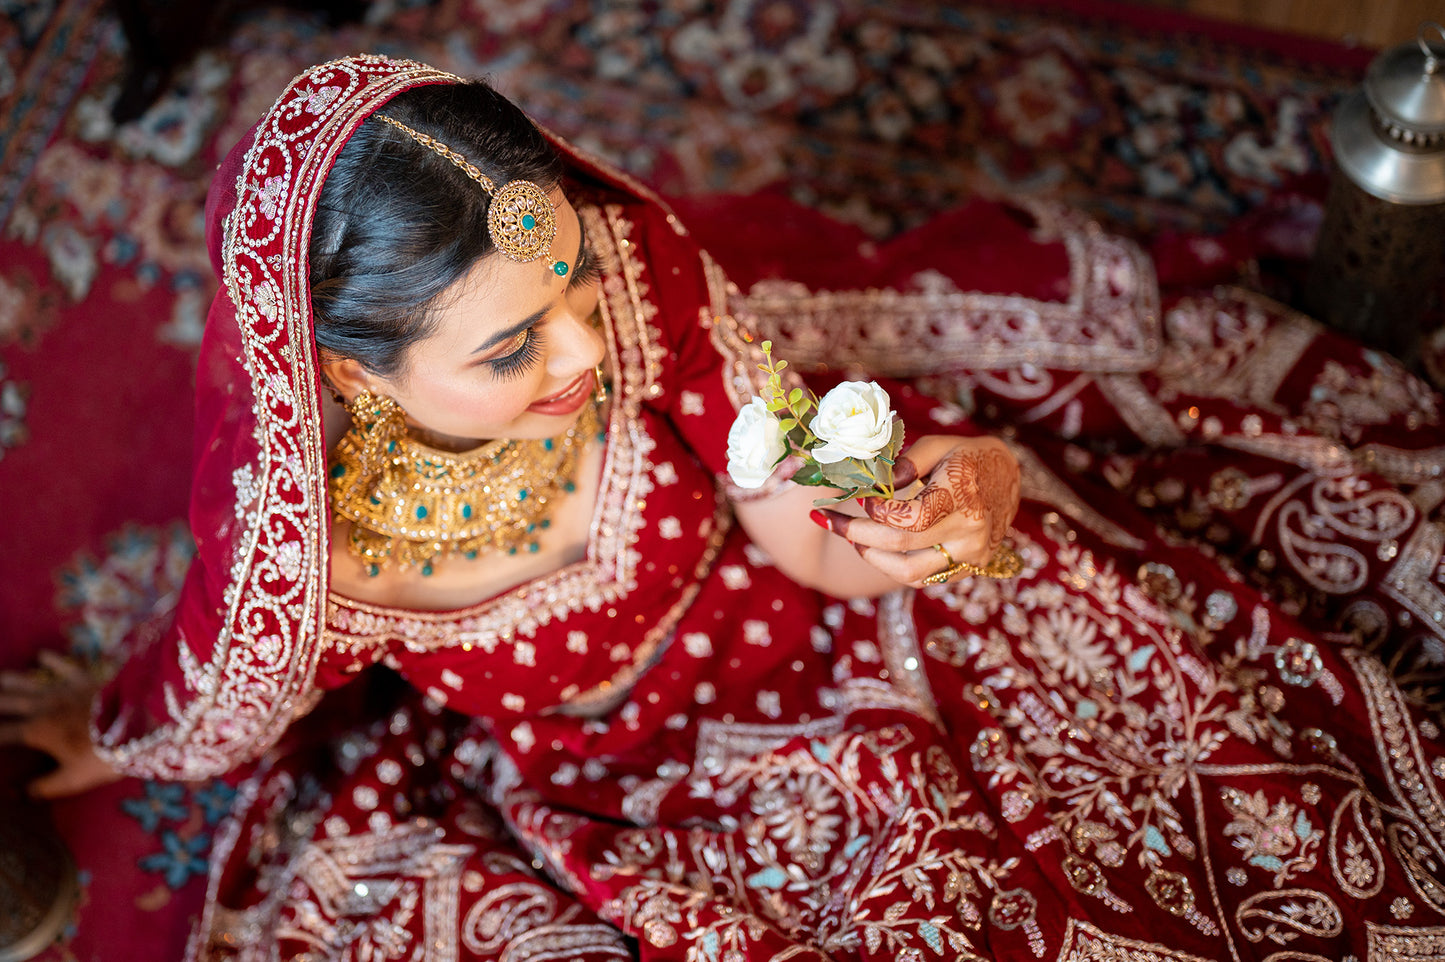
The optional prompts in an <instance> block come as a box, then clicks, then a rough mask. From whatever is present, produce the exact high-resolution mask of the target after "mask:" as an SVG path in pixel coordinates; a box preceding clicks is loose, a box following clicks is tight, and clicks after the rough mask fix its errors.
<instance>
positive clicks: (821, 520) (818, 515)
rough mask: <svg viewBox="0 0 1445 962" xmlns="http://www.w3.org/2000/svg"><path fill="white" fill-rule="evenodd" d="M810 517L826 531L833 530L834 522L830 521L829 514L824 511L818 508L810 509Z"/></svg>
mask: <svg viewBox="0 0 1445 962" xmlns="http://www.w3.org/2000/svg"><path fill="white" fill-rule="evenodd" d="M808 517H809V518H810V519H812V522H813V523H814V524H816V525H817V526H818V527H820V528H822V529H823V530H824V531H832V530H833V522H831V521H829V520H828V516H827V515H826V514H824V513H823V512H822V511H819V510H818V509H817V508H814V509H813V510H812V511H809V512H808Z"/></svg>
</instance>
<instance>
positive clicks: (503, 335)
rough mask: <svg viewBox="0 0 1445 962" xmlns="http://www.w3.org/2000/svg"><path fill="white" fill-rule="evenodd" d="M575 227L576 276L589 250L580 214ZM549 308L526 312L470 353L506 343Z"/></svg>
mask: <svg viewBox="0 0 1445 962" xmlns="http://www.w3.org/2000/svg"><path fill="white" fill-rule="evenodd" d="M577 228H578V232H577V233H578V236H577V257H576V259H575V260H573V262H572V264H573V272H572V276H573V277H576V276H577V271H576V269H577V268H579V267H581V266H582V259H583V258H584V257H586V256H587V255H588V253H589V251H590V248H589V247H588V246H587V225H586V224H585V223H583V222H582V218H581V217H580V216H579V217H578V218H577ZM567 285H568V287H570V286H571V285H572V281H571V280H568V281H567ZM551 309H552V305H550V304H548V305H547V306H546V307H539V308H538V309H537V310H535V311H533V312H532V313H530V314H528V315H527V316H526V317H524V318H522V319H521V320H520V321H518V322H517V323H515V324H512V325H510V326H508V327H504V328H503V329H502V330H500V331H497V332H496V333H495V334H493V335H492V336H491V337H489V338H487V339H486V340H485V341H483V342H482V343H481V345H480V346H479V347H477V348H476V350H474V351H472V354H473V355H477V354H481V353H482V352H483V351H489V350H491V349H492V348H494V347H496V346H497V345H498V344H504V343H506V342H507V341H510V340H511V339H512V338H514V337H516V336H517V335H518V334H520V333H522V332H523V331H525V330H526V329H527V328H529V327H531V326H532V325H534V324H536V323H538V322H539V321H541V320H542V318H544V317H546V316H547V312H548V311H550V310H551Z"/></svg>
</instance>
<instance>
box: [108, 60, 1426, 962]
mask: <svg viewBox="0 0 1445 962" xmlns="http://www.w3.org/2000/svg"><path fill="white" fill-rule="evenodd" d="M446 79H447V78H446V77H444V76H441V75H437V74H435V73H434V72H429V71H427V70H426V69H425V68H420V67H418V66H416V65H407V64H396V63H393V62H390V61H384V60H379V59H363V60H355V61H348V62H343V63H339V64H335V65H329V66H327V67H322V68H317V69H316V70H314V71H312V72H310V73H308V74H306V75H303V76H302V77H301V78H298V80H297V81H296V82H295V83H294V84H293V86H292V88H290V89H289V90H288V91H287V93H286V94H284V95H283V96H282V98H281V100H280V101H278V104H277V107H276V108H274V109H273V111H272V112H271V113H270V114H268V115H267V117H266V118H265V119H264V120H263V121H262V123H261V125H260V126H259V127H258V129H257V132H256V134H255V138H254V146H253V147H252V148H251V149H250V151H249V152H243V151H238V152H237V153H236V154H233V157H232V166H231V167H229V168H228V169H227V172H226V173H225V174H223V176H222V177H221V178H219V179H218V184H219V185H220V186H219V187H218V189H217V190H216V191H213V194H218V195H220V196H219V197H218V198H216V201H215V210H214V211H213V216H212V223H213V225H215V227H216V230H215V231H213V237H214V238H215V247H214V249H215V250H216V251H218V263H219V265H220V267H221V269H222V272H223V278H224V286H223V289H222V292H221V294H220V296H219V297H218V300H217V305H216V307H214V308H213V310H212V316H211V320H210V324H209V326H208V332H207V338H208V341H207V345H206V348H205V349H204V351H203V366H202V376H201V386H200V391H201V396H202V400H201V409H200V426H199V430H198V449H197V450H198V478H197V486H196V495H195V502H194V506H193V517H192V521H193V525H195V526H196V528H197V536H198V542H199V545H200V555H199V560H198V562H197V566H196V568H195V570H194V571H193V572H192V576H191V579H190V582H189V584H188V587H187V591H186V594H185V596H184V598H183V601H182V603H181V606H180V607H179V608H178V610H177V613H176V616H175V620H174V623H173V624H171V625H169V626H167V627H165V628H163V629H162V628H158V629H156V630H154V631H152V632H151V635H150V637H148V638H147V639H144V642H145V644H144V646H143V647H142V649H141V650H140V652H139V653H138V654H137V656H136V657H135V658H133V660H132V662H131V663H130V664H129V665H128V667H127V669H126V670H125V672H123V674H122V675H121V677H120V678H119V679H118V680H117V682H116V683H115V685H114V686H112V689H111V690H110V692H109V697H108V699H107V701H106V702H105V704H104V706H103V710H102V712H101V715H100V717H99V718H98V725H99V728H100V734H101V735H102V736H103V738H104V742H105V744H106V745H107V746H108V750H109V751H110V753H111V754H112V755H113V757H115V758H116V759H117V761H119V762H121V763H123V764H125V765H126V766H128V767H129V768H131V769H132V770H136V771H148V772H162V773H170V774H174V775H181V776H187V775H198V774H202V773H206V772H214V771H219V770H224V769H227V768H229V767H231V766H233V765H237V764H240V763H242V762H244V761H247V760H249V759H252V758H254V757H256V756H257V755H260V754H261V753H263V752H264V753H266V754H265V757H264V759H263V761H262V762H261V763H260V768H259V769H258V771H257V773H256V774H255V775H254V776H253V777H251V778H250V779H249V780H248V781H247V782H246V783H245V785H244V787H243V789H242V791H241V793H240V796H239V801H238V809H237V812H236V815H235V818H234V820H233V821H232V822H231V823H230V825H229V827H228V829H227V830H226V832H225V833H224V835H223V837H222V838H221V839H220V841H219V842H218V852H217V856H216V864H215V868H214V871H213V876H212V881H211V888H210V892H209V895H208V907H207V913H206V917H205V918H204V920H203V923H202V926H201V929H200V931H198V933H197V936H196V939H195V941H194V944H193V946H192V951H193V953H194V954H195V955H196V956H197V957H200V958H217V959H219V958H241V959H272V958H313V959H321V958H347V959H358V960H363V959H364V960H383V959H386V960H390V959H398V960H399V959H406V960H413V959H456V958H488V959H508V960H524V959H583V958H596V959H605V958H630V957H634V956H640V957H642V958H648V959H669V958H677V959H684V958H685V959H696V960H711V962H720V960H742V959H770V958H777V959H793V958H799V959H824V958H827V959H865V958H866V959H915V960H924V959H960V958H986V959H1009V960H1033V959H1047V960H1085V959H1111V960H1124V959H1128V960H1150V962H1164V960H1185V959H1266V958H1268V959H1272V960H1278V962H1284V960H1324V959H1341V958H1347V957H1353V958H1356V959H1360V960H1364V959H1371V960H1375V959H1426V958H1438V957H1440V956H1442V955H1445V804H1442V793H1445V758H1442V757H1441V756H1442V747H1445V742H1442V738H1441V733H1440V729H1439V727H1438V725H1439V713H1438V695H1439V691H1438V683H1439V679H1440V677H1441V671H1442V666H1441V662H1442V661H1445V629H1442V626H1441V624H1440V622H1441V618H1442V614H1441V613H1442V611H1445V592H1442V568H1441V564H1442V547H1445V526H1442V523H1441V518H1440V508H1439V505H1440V502H1441V500H1442V497H1445V479H1442V478H1441V471H1442V467H1445V440H1442V437H1441V432H1440V427H1439V417H1438V413H1439V412H1438V409H1437V406H1438V403H1439V399H1438V398H1437V397H1436V396H1434V395H1433V394H1431V393H1430V392H1429V391H1428V390H1426V389H1425V388H1424V387H1422V386H1421V385H1420V384H1419V383H1418V382H1417V381H1415V380H1413V379H1412V378H1411V377H1410V376H1409V375H1408V374H1406V373H1405V372H1404V371H1403V370H1402V369H1400V368H1399V367H1398V366H1397V365H1395V364H1394V363H1393V362H1391V361H1389V360H1388V359H1385V358H1382V357H1380V356H1378V355H1374V354H1371V353H1370V352H1366V351H1362V350H1360V349H1359V348H1358V347H1357V346H1355V345H1353V344H1351V343H1349V342H1347V341H1345V340H1342V339H1340V338H1338V337H1336V336H1333V335H1331V334H1328V333H1325V332H1323V331H1322V330H1321V329H1320V328H1319V327H1318V326H1316V325H1315V324H1313V323H1312V322H1310V321H1308V320H1307V319H1305V318H1303V317H1300V316H1298V315H1296V314H1293V313H1291V312H1290V311H1288V310H1286V309H1284V308H1282V307H1280V306H1279V305H1277V304H1274V303H1272V302H1269V301H1267V300H1265V299H1263V298H1260V297H1258V296H1256V295H1252V294H1249V293H1246V292H1243V291H1239V290H1228V289H1221V290H1215V291H1206V292H1198V293H1186V294H1180V293H1165V292H1161V291H1160V290H1159V287H1158V285H1157V283H1156V281H1155V278H1154V276H1153V271H1152V268H1151V266H1150V264H1149V262H1148V261H1147V259H1146V258H1144V257H1143V255H1142V254H1141V253H1140V252H1139V251H1138V250H1137V248H1135V247H1134V246H1132V245H1131V244H1129V243H1128V242H1125V241H1122V240H1119V239H1118V238H1114V237H1111V236H1109V235H1107V234H1105V233H1103V232H1101V231H1100V230H1098V229H1097V228H1096V227H1094V226H1092V225H1090V224H1088V223H1086V222H1084V221H1082V220H1081V219H1079V218H1078V217H1077V216H1076V215H1074V214H1071V213H1069V212H1066V211H1061V210H1057V209H1053V208H1047V207H1033V208H1029V209H1027V210H1024V209H1013V208H1009V207H1004V206H999V205H993V204H983V203H980V204H976V205H974V206H971V207H969V208H967V209H965V210H963V211H960V212H957V213H955V214H951V215H948V216H946V217H942V218H940V219H938V220H937V221H935V222H934V223H932V224H930V225H929V226H928V227H926V228H923V229H922V230H920V231H917V232H915V233H913V234H910V235H907V236H905V237H904V238H901V239H900V240H899V241H897V242H895V243H894V244H892V245H889V246H887V247H884V248H882V249H878V248H874V247H872V246H871V245H868V244H866V243H860V239H858V238H854V237H851V236H848V235H846V234H845V233H844V232H843V229H842V228H839V227H837V226H836V225H824V224H821V223H818V222H815V221H814V220H813V219H812V218H813V215H809V214H806V213H804V212H802V211H798V210H795V209H792V208H788V207H785V206H783V205H780V204H776V203H770V202H761V201H759V202H753V203H751V204H749V205H747V206H741V205H740V204H739V203H731V204H727V205H711V206H708V207H702V206H700V205H699V206H698V207H697V209H695V210H692V211H689V212H688V216H686V217H684V218H683V221H685V222H686V223H687V224H688V225H689V226H690V227H691V228H692V230H693V231H694V232H693V233H689V231H688V230H687V229H685V228H684V227H683V225H682V221H679V219H678V218H677V217H676V216H674V215H673V214H672V213H671V212H670V211H669V210H667V209H666V208H665V207H663V206H662V205H661V204H659V203H658V202H657V201H655V200H654V199H651V198H649V197H648V196H646V195H644V194H643V193H641V192H640V191H639V190H638V189H637V188H635V187H634V186H632V185H630V184H628V183H627V182H625V181H624V180H622V179H620V178H618V177H617V176H616V175H614V174H611V173H608V172H606V171H603V170H600V169H599V168H598V167H597V166H596V165H594V164H592V163H590V162H589V161H587V160H585V159H583V158H580V157H576V156H575V155H572V156H573V173H572V176H571V179H570V180H569V182H568V184H567V189H568V193H569V197H571V198H572V199H573V201H574V203H576V204H577V205H578V207H579V210H580V211H581V212H582V216H583V218H584V220H585V222H586V226H587V231H588V235H589V237H590V238H591V239H592V242H593V243H594V245H595V246H596V248H597V253H598V254H599V255H600V256H601V260H602V262H603V265H604V278H603V282H602V283H603V296H602V302H601V308H600V312H601V317H602V319H603V322H604V324H605V328H606V333H607V336H608V342H609V361H608V366H609V370H610V371H611V372H612V373H611V381H612V384H611V387H612V389H613V397H614V403H613V406H612V409H611V417H610V422H609V424H608V425H607V428H606V437H605V446H606V447H605V450H606V456H605V459H604V465H603V468H602V478H601V493H600V495H599V500H598V504H597V507H596V512H595V515H594V517H593V523H592V530H591V539H590V542H589V545H588V550H587V557H586V559H585V560H584V561H582V562H579V563H577V564H575V565H572V566H570V567H567V568H564V569H562V570H559V571H557V572H555V573H553V574H552V575H549V576H547V577H545V578H542V579H539V580H537V581H534V582H531V583H528V584H525V585H523V586H521V587H519V588H517V589H515V590H512V591H508V592H506V593H504V594H501V595H499V596H497V597H495V598H492V599H489V600H487V601H485V602H483V603H481V604H479V605H477V606H475V607H472V608H468V609H465V610H462V611H455V612H442V613H438V612H416V611H400V610H396V609H388V608H379V607H375V606H371V605H366V604H360V603H356V602H354V601H350V600H348V599H346V598H343V597H340V596H339V595H337V594H335V593H333V592H329V591H328V590H327V587H326V581H325V578H326V557H327V546H326V537H327V530H328V519H327V513H326V509H325V501H324V495H323V493H322V492H323V491H324V474H325V450H324V442H323V440H322V438H321V436H320V430H319V423H320V422H319V415H318V400H317V383H316V373H315V360H314V346H312V345H311V343H310V334H309V305H308V304H307V300H306V295H305V284H304V281H305V262H304V261H305V258H304V256H302V255H301V254H299V253H298V252H304V250H305V246H306V242H307V240H306V234H305V224H306V223H307V222H308V216H307V215H308V213H309V210H310V206H311V205H312V204H314V201H315V196H316V193H317V192H318V191H319V189H320V183H321V180H322V178H324V175H325V171H326V170H327V169H329V164H330V159H331V157H333V156H334V152H335V149H337V148H338V147H339V145H340V143H343V142H344V140H345V137H346V136H347V135H349V133H350V131H351V130H352V129H354V127H355V125H356V124H357V123H359V122H360V120H361V119H362V118H364V117H365V116H366V115H367V114H369V113H370V112H371V111H372V110H374V109H375V108H376V106H377V105H379V104H380V103H382V102H384V101H385V100H386V99H387V98H389V97H390V96H393V95H394V94H395V93H396V92H398V91H399V90H400V89H404V88H405V87H406V86H409V85H411V84H415V83H424V82H446ZM231 173H235V174H236V175H237V177H236V179H235V180H234V181H233V180H232V179H231V176H230V175H231ZM233 183H234V185H235V188H234V189H232V184H233ZM232 208H234V210H232ZM228 214H229V218H228V219H226V220H225V231H224V233H223V232H222V231H221V223H222V219H223V218H225V217H226V215H228ZM705 250H706V251H710V252H711V254H709V253H707V252H705ZM288 255H289V256H288ZM762 337H770V338H771V339H772V340H773V342H774V354H775V355H776V356H779V357H783V358H787V359H789V360H790V361H791V362H793V364H794V365H795V367H799V368H803V369H805V370H807V369H812V370H813V371H815V372H816V374H815V375H814V376H816V378H817V380H816V382H815V384H816V385H817V386H819V387H821V386H823V385H825V384H826V383H827V381H828V379H830V378H831V379H836V378H838V377H839V376H842V375H844V374H848V373H855V372H856V371H865V372H867V373H868V374H869V375H870V376H876V377H879V378H880V379H883V380H884V383H885V385H886V386H887V387H888V389H889V391H890V393H891V395H892V397H893V399H894V402H895V406H896V407H897V409H898V411H899V412H900V414H901V415H902V416H903V418H904V420H905V422H906V424H907V426H908V431H909V435H910V437H917V436H919V435H922V434H926V433H937V432H950V431H951V432H964V433H978V432H985V431H987V432H993V433H999V434H1001V435H1003V436H1004V437H1005V438H1006V439H1007V440H1008V441H1009V443H1010V444H1011V445H1012V447H1013V449H1014V450H1015V452H1016V453H1017V455H1018V457H1019V459H1020V461H1021V463H1022V466H1023V476H1024V501H1023V504H1022V507H1021V509H1020V511H1019V515H1018V518H1017V520H1016V522H1015V524H1014V527H1013V530H1012V531H1011V533H1010V537H1011V540H1012V542H1013V544H1014V546H1015V547H1016V548H1017V549H1018V550H1019V552H1020V553H1021V555H1022V557H1023V558H1024V560H1025V570H1024V572H1023V573H1022V574H1021V575H1020V576H1019V577H1017V578H1015V579H1012V580H1008V581H991V580H983V579H966V580H961V581H956V582H953V583H949V584H945V585H942V586H938V587H933V588H928V589H924V590H921V591H915V590H912V589H903V588H900V589H899V590H897V591H895V592H892V593H890V594H887V595H884V596H882V597H880V598H877V599H874V600H867V601H848V600H843V599H836V598H831V597H828V596H827V595H825V594H822V593H819V592H817V591H813V590H811V589H807V588H803V587H801V586H799V585H797V584H794V583H793V582H791V581H789V580H788V579H787V578H786V577H785V576H784V575H783V574H782V573H781V572H779V571H778V570H777V569H776V568H774V567H773V566H772V565H771V563H770V561H769V559H768V557H767V556H766V555H765V554H763V553H762V552H761V551H760V550H759V549H758V548H757V547H756V546H754V545H753V544H751V543H750V542H749V540H748V538H747V537H746V535H745V534H744V532H743V531H742V529H741V528H740V527H738V526H737V525H736V524H735V523H734V522H733V520H732V516H731V513H730V509H729V507H728V501H727V498H728V495H729V488H728V485H727V483H726V480H725V476H724V471H723V469H724V459H725V448H726V434H727V430H728V427H729V426H730V424H731V422H732V419H733V415H734V412H735V411H736V409H737V407H738V406H739V404H741V403H744V402H745V401H746V399H747V398H748V397H749V396H750V395H751V394H753V393H754V392H755V391H756V390H757V388H758V387H759V386H760V385H759V379H760V378H761V376H762V375H761V374H760V373H759V372H758V371H757V368H756V363H757V361H758V360H759V359H760V357H761V355H760V351H759V347H758V344H759V341H760V339H761V338H762ZM733 493H736V492H733ZM378 665H384V666H388V668H389V670H390V672H391V673H393V674H394V675H399V676H400V677H401V678H403V679H405V681H406V682H408V683H409V685H408V686H404V687H397V688H396V690H392V691H388V692H387V696H388V697H387V699H386V700H385V701H384V704H383V699H382V698H381V697H379V696H375V693H373V694H374V697H369V698H353V699H349V700H348V699H345V698H344V695H345V690H343V691H341V692H339V693H338V694H340V695H342V696H343V698H342V699H340V700H337V701H335V702H334V703H333V702H332V700H331V699H327V700H324V701H322V702H321V705H320V707H319V708H316V709H315V710H314V711H312V713H311V715H310V717H308V718H306V719H305V720H304V721H301V722H299V723H297V724H296V725H295V726H294V727H293V728H292V731H291V733H290V734H287V735H283V733H284V732H286V729H287V727H288V725H290V723H291V722H292V721H293V720H295V719H296V718H298V717H299V716H300V715H302V714H303V713H305V712H306V711H308V710H311V709H312V707H313V706H314V705H315V704H316V702H317V698H318V695H317V693H318V692H319V691H321V690H325V689H339V688H341V686H342V685H343V683H345V682H347V681H349V680H351V679H352V678H353V677H354V676H358V675H361V676H366V678H367V679H369V681H368V680H362V681H359V682H357V684H361V685H365V684H372V685H373V686H376V687H385V686H384V684H381V685H378V682H384V680H385V678H384V676H385V674H386V672H387V669H375V670H373V667H372V666H378ZM378 673H381V677H378ZM157 679H161V680H163V681H164V682H165V683H164V684H157V683H156V680H157ZM355 687H356V685H349V686H347V688H355Z"/></svg>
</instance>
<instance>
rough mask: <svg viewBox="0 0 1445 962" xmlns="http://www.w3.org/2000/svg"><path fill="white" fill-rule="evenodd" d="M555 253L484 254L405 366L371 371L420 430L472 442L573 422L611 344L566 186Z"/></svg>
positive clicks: (444, 302)
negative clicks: (384, 374)
mask: <svg viewBox="0 0 1445 962" xmlns="http://www.w3.org/2000/svg"><path fill="white" fill-rule="evenodd" d="M551 198H552V202H553V203H554V204H557V236H556V238H555V239H554V240H553V241H552V252H551V253H552V257H553V258H559V259H562V260H565V261H566V262H567V263H568V265H569V266H570V268H571V269H570V270H569V271H568V272H567V276H566V277H565V278H564V277H558V276H557V275H556V274H555V273H553V271H552V267H551V262H550V259H538V260H535V261H532V262H530V263H527V264H518V263H516V262H515V261H512V260H508V259H507V258H506V257H504V256H502V255H501V254H499V253H494V254H492V255H490V256H488V257H486V258H483V259H482V260H481V261H480V262H478V263H477V265H476V266H475V267H474V268H473V269H472V271H471V272H470V273H469V274H467V276H465V277H463V278H462V279H461V280H459V281H458V282H457V283H456V284H455V285H453V287H452V288H451V289H450V290H449V291H448V292H447V293H446V294H445V295H443V297H442V299H441V300H440V301H439V307H438V309H437V311H436V318H435V320H436V325H435V328H434V329H433V331H432V333H431V335H430V336H428V337H427V338H426V339H425V340H422V341H418V342H417V343H415V344H413V345H412V346H411V348H410V350H409V351H408V352H407V356H406V360H405V363H404V365H403V366H402V368H401V373H399V374H398V375H397V376H396V377H393V378H380V377H377V376H376V375H374V374H370V373H369V372H368V373H365V374H364V378H365V379H367V380H369V381H370V382H371V384H370V385H368V386H370V387H371V390H372V391H373V392H374V393H385V394H388V395H390V396H391V397H392V399H394V400H395V401H396V402H397V403H398V404H400V405H401V407H402V410H404V411H405V412H406V414H407V420H408V422H409V423H410V424H411V425H412V426H413V427H414V428H419V429H421V430H420V439H421V440H423V441H425V442H427V443H431V444H434V445H436V446H440V447H447V448H452V449H454V450H465V449H467V448H471V447H475V446H476V445H477V444H479V443H481V442H483V441H487V440H491V439H494V438H547V437H555V436H556V435H558V434H561V433H562V432H564V431H566V430H567V428H568V427H569V426H570V425H571V424H572V423H573V422H574V421H575V420H576V418H577V415H578V414H579V413H580V412H581V410H582V407H583V406H584V405H585V404H587V403H588V401H589V400H590V399H591V397H592V394H593V391H594V390H595V388H596V386H597V382H596V377H595V375H594V369H595V368H596V366H597V365H598V364H600V363H601V362H602V359H603V356H604V354H605V345H604V344H603V340H602V335H601V334H600V333H599V332H598V331H597V330H596V328H594V327H593V325H592V322H591V318H592V314H593V312H594V311H595V310H596V309H597V299H598V293H599V291H598V283H597V265H596V259H595V256H594V255H593V254H592V252H591V250H590V249H589V248H588V247H587V244H586V238H585V237H584V236H583V233H582V230H583V228H582V222H581V220H580V219H579V218H578V216H577V212H576V211H575V210H573V209H572V205H571V204H570V203H568V202H567V200H566V198H565V197H564V196H563V195H562V192H561V190H560V189H554V190H553V191H552V193H551Z"/></svg>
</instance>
